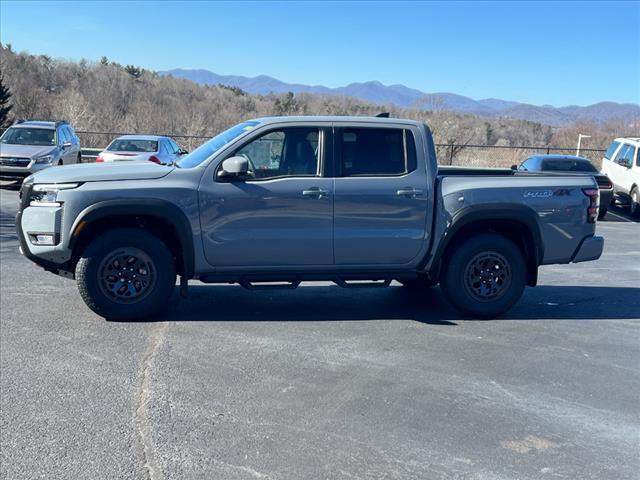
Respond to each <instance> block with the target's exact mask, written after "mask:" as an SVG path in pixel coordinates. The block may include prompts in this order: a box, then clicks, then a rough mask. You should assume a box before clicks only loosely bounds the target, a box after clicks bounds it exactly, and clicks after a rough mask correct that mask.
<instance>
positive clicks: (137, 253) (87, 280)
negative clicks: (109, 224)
mask: <svg viewBox="0 0 640 480" xmlns="http://www.w3.org/2000/svg"><path fill="white" fill-rule="evenodd" d="M76 281H77V284H78V290H79V291H80V295H81V296H82V299H83V300H84V301H85V303H86V304H87V306H88V307H89V308H90V309H91V310H93V311H94V312H96V313H97V314H98V315H101V316H102V317H105V318H108V319H113V320H133V319H143V318H146V317H149V316H152V315H154V314H156V313H158V312H159V311H161V310H162V309H163V308H165V306H166V304H167V302H168V300H169V297H170V296H171V293H172V292H173V289H174V286H175V282H176V270H175V264H174V260H173V256H172V255H171V252H170V251H169V249H168V248H167V246H166V245H165V243H164V242H162V241H161V240H160V239H159V238H157V237H156V236H154V235H152V234H150V233H148V232H145V231H144V230H139V229H131V228H122V229H116V230H112V231H110V232H107V233H105V234H103V235H100V236H99V237H97V238H96V239H95V240H94V241H93V242H92V243H91V244H89V246H88V247H87V248H86V249H85V251H84V252H83V253H82V256H81V257H80V259H79V260H78V263H77V265H76Z"/></svg>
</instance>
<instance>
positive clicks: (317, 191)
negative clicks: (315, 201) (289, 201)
mask: <svg viewBox="0 0 640 480" xmlns="http://www.w3.org/2000/svg"><path fill="white" fill-rule="evenodd" d="M302 195H303V196H305V197H316V198H322V197H328V196H329V192H327V191H326V190H322V189H321V188H319V187H311V188H310V189H309V190H303V191H302Z"/></svg>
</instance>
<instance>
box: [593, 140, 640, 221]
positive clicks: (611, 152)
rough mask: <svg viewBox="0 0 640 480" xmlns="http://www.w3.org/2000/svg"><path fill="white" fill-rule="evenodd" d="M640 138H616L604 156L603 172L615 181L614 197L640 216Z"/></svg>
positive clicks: (633, 214)
mask: <svg viewBox="0 0 640 480" xmlns="http://www.w3.org/2000/svg"><path fill="white" fill-rule="evenodd" d="M639 150H640V138H635V137H634V138H616V139H615V140H614V141H613V143H612V144H611V146H610V147H609V148H608V149H607V153H605V154H604V157H603V158H602V173H605V174H606V175H607V176H608V177H609V179H610V180H611V183H613V191H614V198H615V199H616V200H618V201H619V202H620V203H622V204H623V205H628V206H629V207H630V209H631V215H632V216H634V217H636V218H638V217H640V154H639V153H638V151H639Z"/></svg>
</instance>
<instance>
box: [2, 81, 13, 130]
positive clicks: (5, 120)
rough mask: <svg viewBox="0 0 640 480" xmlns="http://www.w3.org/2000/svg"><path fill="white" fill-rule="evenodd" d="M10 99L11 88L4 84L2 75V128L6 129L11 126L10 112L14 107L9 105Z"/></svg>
mask: <svg viewBox="0 0 640 480" xmlns="http://www.w3.org/2000/svg"><path fill="white" fill-rule="evenodd" d="M10 98H11V92H10V91H9V87H7V86H6V85H5V84H4V79H3V78H2V75H1V74H0V128H4V127H6V126H8V125H9V124H11V117H10V116H9V112H10V111H11V109H12V108H13V106H12V105H11V104H10V103H9V99H10Z"/></svg>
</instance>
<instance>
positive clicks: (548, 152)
mask: <svg viewBox="0 0 640 480" xmlns="http://www.w3.org/2000/svg"><path fill="white" fill-rule="evenodd" d="M550 153H551V147H547V155H549V154H550Z"/></svg>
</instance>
